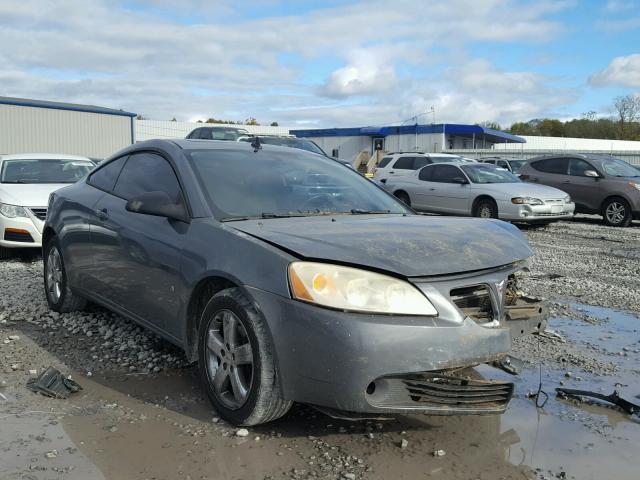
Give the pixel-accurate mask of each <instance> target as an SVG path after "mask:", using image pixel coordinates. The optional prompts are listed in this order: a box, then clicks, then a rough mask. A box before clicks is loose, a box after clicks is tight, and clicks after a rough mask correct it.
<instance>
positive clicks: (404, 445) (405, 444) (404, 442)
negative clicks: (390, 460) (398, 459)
mask: <svg viewBox="0 0 640 480" xmlns="http://www.w3.org/2000/svg"><path fill="white" fill-rule="evenodd" d="M408 446H409V441H408V440H406V439H404V438H403V439H402V440H400V448H402V449H404V448H407V447H408Z"/></svg>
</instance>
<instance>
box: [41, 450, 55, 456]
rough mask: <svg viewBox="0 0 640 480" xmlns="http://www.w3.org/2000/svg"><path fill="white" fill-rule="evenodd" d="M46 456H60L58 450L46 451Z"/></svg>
mask: <svg viewBox="0 0 640 480" xmlns="http://www.w3.org/2000/svg"><path fill="white" fill-rule="evenodd" d="M44 456H45V457H47V458H56V457H57V456H58V451H57V450H51V451H50V452H47V453H45V454H44Z"/></svg>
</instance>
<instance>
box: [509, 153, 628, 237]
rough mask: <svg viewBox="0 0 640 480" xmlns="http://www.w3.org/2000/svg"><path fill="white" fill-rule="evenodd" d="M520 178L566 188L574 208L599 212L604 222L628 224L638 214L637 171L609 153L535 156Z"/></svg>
mask: <svg viewBox="0 0 640 480" xmlns="http://www.w3.org/2000/svg"><path fill="white" fill-rule="evenodd" d="M519 173H520V178H521V179H522V180H524V181H526V182H533V183H540V184H542V185H549V186H551V187H555V188H559V189H560V190H563V191H565V192H567V193H568V194H569V195H570V196H571V198H572V200H573V201H574V202H575V204H576V212H578V213H591V214H599V215H602V217H603V218H604V222H605V223H606V224H607V225H610V226H613V227H627V226H629V225H630V224H631V221H632V220H633V219H634V218H638V217H640V171H638V170H637V169H635V168H633V167H632V166H631V165H629V164H628V163H627V162H624V161H622V160H620V159H617V158H614V157H611V156H608V155H595V154H566V155H547V156H541V157H535V158H532V159H530V160H529V162H528V163H527V164H526V165H524V166H523V167H522V168H521V169H520V172H519Z"/></svg>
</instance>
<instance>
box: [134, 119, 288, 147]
mask: <svg viewBox="0 0 640 480" xmlns="http://www.w3.org/2000/svg"><path fill="white" fill-rule="evenodd" d="M135 126H136V141H137V142H142V141H144V140H151V139H153V138H184V137H186V136H187V134H188V133H189V132H191V131H192V130H193V129H195V128H198V127H206V126H211V127H215V126H218V127H224V126H229V127H240V128H244V129H246V130H248V131H249V132H251V133H253V134H256V135H289V128H287V127H271V126H268V125H223V124H217V123H192V122H165V121H160V120H135Z"/></svg>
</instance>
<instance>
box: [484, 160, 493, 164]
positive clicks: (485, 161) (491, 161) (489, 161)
mask: <svg viewBox="0 0 640 480" xmlns="http://www.w3.org/2000/svg"><path fill="white" fill-rule="evenodd" d="M482 163H490V164H491V165H495V164H496V161H495V160H482Z"/></svg>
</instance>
